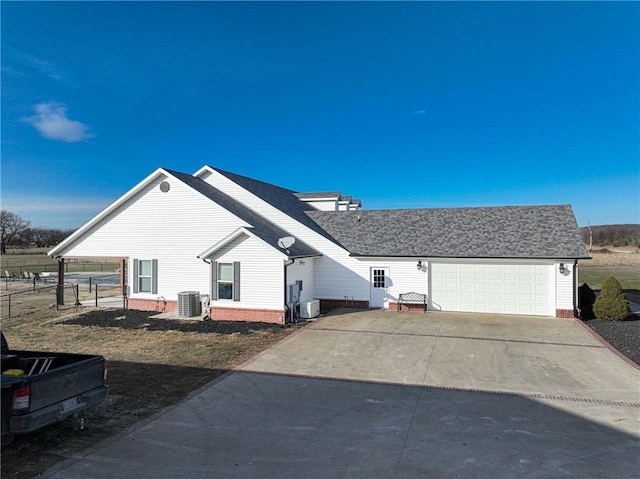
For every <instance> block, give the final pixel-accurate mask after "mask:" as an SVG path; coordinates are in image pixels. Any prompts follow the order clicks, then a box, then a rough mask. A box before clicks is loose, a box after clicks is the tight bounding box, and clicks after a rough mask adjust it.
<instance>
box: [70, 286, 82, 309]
mask: <svg viewBox="0 0 640 479" xmlns="http://www.w3.org/2000/svg"><path fill="white" fill-rule="evenodd" d="M71 289H72V290H73V294H75V295H76V304H75V306H82V303H81V302H80V283H78V284H76V285H75V286H73V285H71Z"/></svg>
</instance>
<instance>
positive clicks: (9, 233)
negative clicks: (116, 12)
mask: <svg viewBox="0 0 640 479" xmlns="http://www.w3.org/2000/svg"><path fill="white" fill-rule="evenodd" d="M29 224H30V223H29V222H28V221H25V220H24V219H22V218H21V217H20V216H18V215H17V214H15V213H11V212H10V211H6V210H2V211H0V254H5V253H6V252H7V246H8V245H10V244H12V243H14V242H16V241H18V240H19V239H20V237H21V235H22V234H23V233H24V232H25V230H26V229H27V228H29Z"/></svg>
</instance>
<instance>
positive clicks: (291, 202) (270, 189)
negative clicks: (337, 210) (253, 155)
mask: <svg viewBox="0 0 640 479" xmlns="http://www.w3.org/2000/svg"><path fill="white" fill-rule="evenodd" d="M209 168H211V169H212V170H215V171H217V172H218V173H220V174H221V175H224V176H226V177H227V178H229V179H230V180H231V181H233V182H234V183H237V184H238V185H240V186H242V187H243V188H244V189H245V190H247V191H250V192H251V193H253V194H254V195H256V196H257V197H258V198H262V199H263V200H264V201H266V202H267V203H269V204H270V205H271V206H273V207H275V208H277V209H279V210H280V211H282V212H283V213H285V214H286V215H289V216H290V217H291V218H293V219H294V220H296V221H298V222H299V223H302V224H303V225H305V226H306V227H307V228H310V229H311V230H313V231H315V232H316V233H318V234H319V235H322V236H324V237H325V238H327V239H329V240H331V241H333V242H334V243H337V241H336V240H335V239H334V238H332V237H331V235H330V234H329V233H327V232H326V231H324V230H323V229H322V228H321V227H320V226H319V225H318V224H317V223H316V222H314V221H313V220H312V219H311V218H309V217H308V216H307V215H306V212H307V211H316V209H315V208H314V207H313V206H311V205H310V204H308V203H306V202H304V201H301V200H299V199H298V198H297V196H296V195H297V194H298V193H297V192H295V191H292V190H288V189H286V188H281V187H280V186H276V185H272V184H270V183H265V182H264V181H258V180H254V179H253V178H249V177H247V176H242V175H237V174H235V173H230V172H228V171H224V170H220V169H218V168H214V167H212V166H209Z"/></svg>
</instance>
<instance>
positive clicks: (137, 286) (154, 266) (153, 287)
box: [133, 259, 158, 294]
mask: <svg viewBox="0 0 640 479" xmlns="http://www.w3.org/2000/svg"><path fill="white" fill-rule="evenodd" d="M141 262H145V263H147V262H148V263H150V266H151V274H150V275H146V274H145V275H141V274H140V271H141V269H142V268H141V266H142V265H141ZM147 278H148V279H150V280H151V281H150V286H149V288H146V287H145V288H142V280H143V279H147ZM133 292H134V293H148V294H158V260H157V259H134V260H133Z"/></svg>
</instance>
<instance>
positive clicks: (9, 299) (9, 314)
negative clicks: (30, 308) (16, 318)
mask: <svg viewBox="0 0 640 479" xmlns="http://www.w3.org/2000/svg"><path fill="white" fill-rule="evenodd" d="M7 317H8V318H10V317H11V295H9V315H8V316H7Z"/></svg>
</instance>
